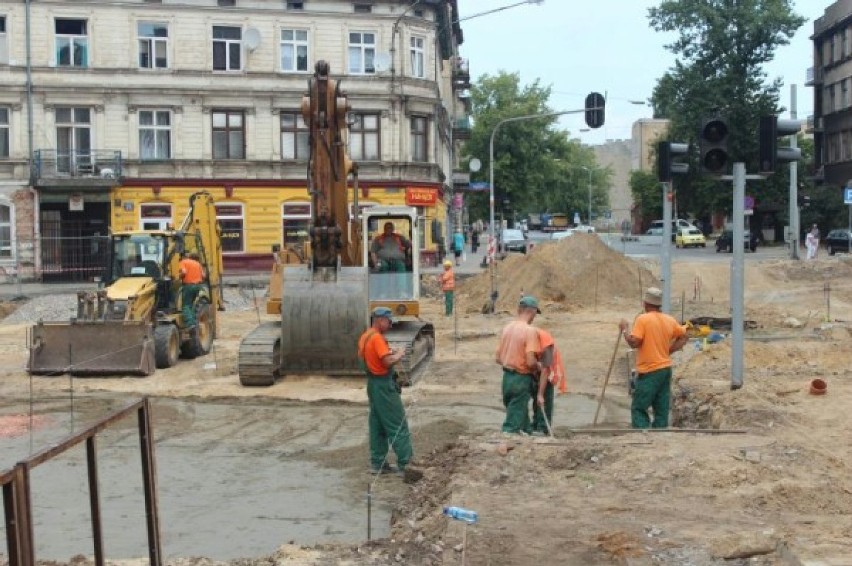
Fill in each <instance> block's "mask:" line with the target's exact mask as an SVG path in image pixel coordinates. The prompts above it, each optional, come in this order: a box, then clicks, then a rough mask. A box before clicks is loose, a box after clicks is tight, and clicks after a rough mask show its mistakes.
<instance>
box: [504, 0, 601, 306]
mask: <svg viewBox="0 0 852 566" xmlns="http://www.w3.org/2000/svg"><path fill="white" fill-rule="evenodd" d="M527 3H531V2H521V4H527ZM516 5H517V4H516ZM583 112H585V109H583V110H562V111H560V112H545V113H543V114H527V115H525V116H513V117H512V118H504V119H502V120H500V121H499V122H497V124H496V125H495V126H494V129H493V130H491V139H490V140H489V142H488V213H489V224H488V232H489V233H488V255H489V260H490V261H489V263H490V264H491V297H490V300H491V312H492V313H493V312H494V303H495V302H496V301H497V293H496V291H495V285H494V255H493V253H492V250H496V249H497V239H496V236H495V234H494V136H495V135H496V134H497V130H499V129H500V126H502V125H503V124H508V123H509V122H520V121H522V120H535V119H536V118H553V117H555V116H564V115H566V114H581V113H583ZM590 184H591V183H590ZM589 208H590V209H591V206H590V207H589Z"/></svg>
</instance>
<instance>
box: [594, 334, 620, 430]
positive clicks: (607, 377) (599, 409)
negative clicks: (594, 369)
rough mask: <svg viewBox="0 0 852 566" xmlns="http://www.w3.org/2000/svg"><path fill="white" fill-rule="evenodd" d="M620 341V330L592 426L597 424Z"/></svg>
mask: <svg viewBox="0 0 852 566" xmlns="http://www.w3.org/2000/svg"><path fill="white" fill-rule="evenodd" d="M620 341H621V329H620V328H619V329H618V336H616V338H615V349H613V351H612V357H611V358H610V359H609V369H608V370H606V377H605V378H604V382H603V389H601V398H600V399H598V408H597V409H596V410H595V420H594V421H593V422H592V425H597V424H598V414H599V413H600V412H601V405H603V400H604V395H605V394H606V384H607V383H609V376H610V374H611V373H612V366H613V364H614V363H615V355H616V354H618V343H619V342H620Z"/></svg>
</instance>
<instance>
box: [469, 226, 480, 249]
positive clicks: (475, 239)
mask: <svg viewBox="0 0 852 566" xmlns="http://www.w3.org/2000/svg"><path fill="white" fill-rule="evenodd" d="M478 249H479V230H476V229H474V230H473V234H472V235H471V237H470V251H471V253H474V254H475V253H476V250H478Z"/></svg>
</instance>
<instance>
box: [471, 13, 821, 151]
mask: <svg viewBox="0 0 852 566" xmlns="http://www.w3.org/2000/svg"><path fill="white" fill-rule="evenodd" d="M519 1H520V0H458V4H459V14H460V17H461V19H462V21H461V26H462V31H463V33H464V43H463V44H462V45H461V47H460V51H461V55H462V57H465V58H467V59H468V60H469V62H470V73H471V79H472V80H474V81H475V80H476V79H477V78H478V77H479V76H481V75H482V74H486V73H487V74H492V75H493V74H496V73H498V72H500V71H501V70H503V71H507V72H517V73H519V74H520V77H521V83H522V84H523V85H527V84H531V83H532V82H533V81H535V80H536V79H540V81H541V84H542V85H545V86H547V85H549V86H550V87H551V88H552V91H551V98H550V105H551V106H552V107H553V109H554V110H574V109H580V108H583V104H584V100H585V97H586V95H587V94H588V93H589V92H591V91H598V92H600V93H602V94H605V95H606V97H607V108H606V123H605V125H604V127H602V128H600V129H599V130H591V131H588V132H581V131H580V130H581V129H584V128H585V127H586V125H585V123H584V122H583V115H582V114H577V115H569V116H564V117H562V118H561V121H560V125H561V127H562V128H564V129H567V130H568V131H570V132H571V135H572V137H576V138H579V139H580V140H581V141H582V142H583V143H587V144H592V145H594V144H601V143H604V142H606V141H607V140H610V139H628V138H630V132H631V126H632V124H633V122H635V121H636V120H638V119H640V118H650V117H652V113H651V108H650V107H649V106H647V105H646V104H632V103H631V102H630V101H631V100H634V101H642V102H647V100H648V99H650V97H651V93H652V91H653V89H654V86H655V85H656V82H657V79H658V78H659V77H661V76H662V75H663V73H665V72H666V70H667V69H669V68H671V67H672V66H673V65H674V61H675V56H674V54H672V53H671V52H669V51H667V50H666V49H665V47H664V46H665V45H666V44H667V43H670V42H671V41H672V40H673V39H674V38H675V37H676V36H675V35H674V34H663V33H657V32H655V31H654V30H653V29H651V28H650V27H649V25H648V8H650V7H652V6H658V5H659V2H658V1H654V0H596V1H582V0H544V2H543V3H542V4H540V5H535V4H521V5H519V6H516V7H513V8H510V9H507V10H504V11H501V12H497V13H492V14H487V15H482V16H475V15H476V14H481V13H482V12H485V11H488V10H493V9H494V8H496V7H500V6H507V5H512V4H517V3H519ZM831 4H832V1H831V0H794V2H793V9H794V11H795V12H796V13H797V14H799V15H801V16H804V17H805V18H807V22H805V24H804V25H803V26H802V27H801V28H799V30H798V31H797V32H796V35H795V36H793V38H792V40H791V41H790V44H789V45H785V46H783V47H780V48H779V49H777V50H776V53H775V60H774V61H773V62H772V63H770V64H769V65H767V66H766V69H765V70H766V71H767V74H768V79H772V78H775V77H780V78H781V79H782V80H783V84H784V86H783V87H782V89H781V93H780V95H781V97H780V103H781V106H782V107H783V108H785V109H789V108H790V85H791V84H795V85H796V95H797V104H796V110H797V114H798V115H797V118H798V119H800V120H804V119H806V118H807V117H808V116H809V115H811V114H813V93H812V90H813V89H812V88H811V87H806V86H805V77H806V72H807V69H808V67H811V66H813V43H812V42H811V41H810V39H809V37H810V36H811V34H812V33H813V29H814V19H816V18H818V17H820V16H822V15H823V13H824V11H825V8H826V7H828V6H829V5H831ZM470 16H475V17H472V18H470V19H468V20H465V18H467V17H470ZM785 117H789V114H785Z"/></svg>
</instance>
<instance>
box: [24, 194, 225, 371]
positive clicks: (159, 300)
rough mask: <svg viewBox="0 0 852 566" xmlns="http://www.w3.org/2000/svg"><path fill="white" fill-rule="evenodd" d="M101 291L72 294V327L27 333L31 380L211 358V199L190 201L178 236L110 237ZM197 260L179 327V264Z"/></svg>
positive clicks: (214, 300) (214, 292) (217, 273)
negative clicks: (199, 275)
mask: <svg viewBox="0 0 852 566" xmlns="http://www.w3.org/2000/svg"><path fill="white" fill-rule="evenodd" d="M109 242H110V250H109V262H108V265H107V268H106V277H105V280H104V283H105V286H104V287H103V288H101V289H99V290H98V291H96V292H91V291H81V292H79V293H78V294H77V316H76V317H74V318H72V319H71V320H70V321H52V322H45V321H39V322H38V323H36V324H35V325H34V326H32V327H31V328H30V330H29V332H28V334H29V338H28V342H29V360H28V363H27V370H28V371H29V372H30V373H31V374H35V375H57V374H63V373H70V374H72V375H124V374H131V375H144V376H147V375H151V374H152V373H153V372H154V370H155V368H167V367H171V366H173V365H175V364H176V363H177V360H178V357H180V356H183V357H186V358H194V357H197V356H203V355H205V354H207V353H209V352H210V348H211V347H212V344H213V339H214V338H215V337H216V327H217V324H216V315H217V312H218V311H219V310H222V287H221V275H222V245H221V237H220V229H219V224H218V222H217V220H216V208H215V204H214V201H213V197H212V195H210V194H209V193H207V192H198V193H195V194H193V195H191V196H190V199H189V213H188V214H187V216H186V218H185V219H184V221H183V223H182V225H181V226H180V227H179V228H178V229H177V230H154V231H152V230H146V231H141V230H140V231H128V232H114V233H112V234H111V235H110V239H109ZM183 254H197V257H198V261H199V262H200V263H201V265H202V267H203V271H204V280H203V281H202V283H201V285H200V287H201V288H200V291H199V292H198V293H197V296H196V298H195V300H194V303H193V305H192V309H193V310H194V314H195V319H196V323H195V325H194V326H189V325H187V324H186V322H185V321H184V317H183V314H182V313H183V304H182V302H181V292H180V276H179V269H180V266H179V263H180V259H181V256H182V255H183Z"/></svg>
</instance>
